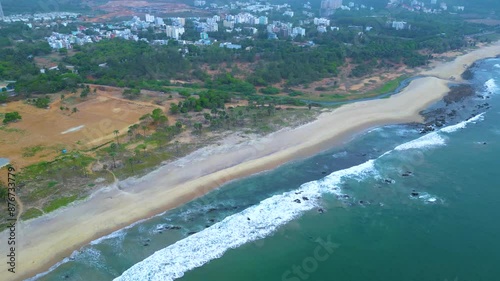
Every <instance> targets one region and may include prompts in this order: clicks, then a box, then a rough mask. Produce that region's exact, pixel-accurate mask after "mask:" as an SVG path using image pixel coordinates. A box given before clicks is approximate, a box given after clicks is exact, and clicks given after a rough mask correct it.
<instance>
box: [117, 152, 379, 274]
mask: <svg viewBox="0 0 500 281" xmlns="http://www.w3.org/2000/svg"><path fill="white" fill-rule="evenodd" d="M374 173H376V170H375V168H374V160H370V161H367V162H365V163H363V164H361V165H358V166H354V167H351V168H348V169H345V170H341V171H337V172H334V173H332V174H330V175H329V176H327V177H325V178H323V179H321V180H318V181H313V182H308V183H305V184H303V185H302V186H301V187H300V188H299V189H297V190H294V191H290V192H286V193H283V194H280V195H275V196H272V197H270V198H267V199H265V200H263V201H261V202H260V203H259V204H258V205H255V206H252V207H250V208H247V209H245V210H243V211H242V212H240V213H237V214H234V215H232V216H229V217H227V218H225V219H224V220H222V221H221V222H218V223H216V224H214V225H212V226H211V227H209V228H206V229H204V230H203V231H201V232H198V233H195V234H193V235H191V236H189V237H187V238H185V239H183V240H180V241H178V242H176V243H175V244H172V245H170V246H168V247H167V248H164V249H162V250H159V251H157V252H155V253H154V254H153V255H151V256H149V257H148V258H146V259H144V260H143V261H141V262H139V263H137V264H135V265H134V266H132V267H131V268H129V269H128V270H126V271H125V272H124V273H123V274H122V275H121V276H120V277H118V278H116V279H115V280H117V281H124V280H141V281H146V280H174V279H177V278H180V277H182V276H183V275H184V273H185V272H186V271H188V270H191V269H193V268H196V267H200V266H202V265H203V264H205V263H207V262H209V261H210V260H213V259H217V258H219V257H221V256H222V255H223V254H224V253H225V252H226V251H227V250H229V249H233V248H237V247H239V246H241V245H243V244H245V243H248V242H251V241H255V240H258V239H262V238H264V237H266V236H268V235H270V234H271V233H273V232H274V231H276V230H277V229H278V228H279V227H280V226H282V225H283V224H285V223H287V222H289V221H291V220H293V219H295V218H297V217H298V216H300V215H302V214H303V213H304V212H306V211H308V210H311V209H313V208H315V207H317V206H318V198H319V197H320V196H321V194H322V193H333V194H337V195H340V194H341V189H340V187H339V183H341V182H342V179H343V178H345V177H350V178H354V179H358V180H361V179H363V178H364V177H365V176H366V175H369V174H374ZM306 199H307V200H306ZM297 200H300V203H297V202H298V201H297Z"/></svg>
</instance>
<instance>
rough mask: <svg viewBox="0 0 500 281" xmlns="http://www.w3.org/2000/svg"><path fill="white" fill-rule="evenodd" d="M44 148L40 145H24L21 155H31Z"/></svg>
mask: <svg viewBox="0 0 500 281" xmlns="http://www.w3.org/2000/svg"><path fill="white" fill-rule="evenodd" d="M44 149H45V147H43V146H41V145H37V146H32V147H26V148H24V149H23V157H33V156H35V155H36V154H37V153H38V152H40V151H43V150H44Z"/></svg>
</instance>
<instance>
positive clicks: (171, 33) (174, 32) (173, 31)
mask: <svg viewBox="0 0 500 281" xmlns="http://www.w3.org/2000/svg"><path fill="white" fill-rule="evenodd" d="M165 32H166V33H167V37H170V38H173V39H176V40H178V39H179V38H180V37H181V35H182V34H184V27H182V26H174V25H167V26H166V28H165Z"/></svg>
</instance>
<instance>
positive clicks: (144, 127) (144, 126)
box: [141, 125, 148, 137]
mask: <svg viewBox="0 0 500 281" xmlns="http://www.w3.org/2000/svg"><path fill="white" fill-rule="evenodd" d="M141 129H142V130H144V137H146V130H147V129H148V126H146V125H142V126H141Z"/></svg>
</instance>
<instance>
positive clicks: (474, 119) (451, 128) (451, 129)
mask: <svg viewBox="0 0 500 281" xmlns="http://www.w3.org/2000/svg"><path fill="white" fill-rule="evenodd" d="M483 120H484V112H483V113H481V114H478V115H476V116H474V117H472V118H470V119H469V120H465V121H462V122H460V123H458V124H455V125H451V126H447V127H444V128H442V129H441V130H439V131H440V132H443V133H453V132H456V131H458V130H461V129H465V127H467V125H468V124H470V123H473V124H475V123H477V122H479V121H483Z"/></svg>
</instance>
